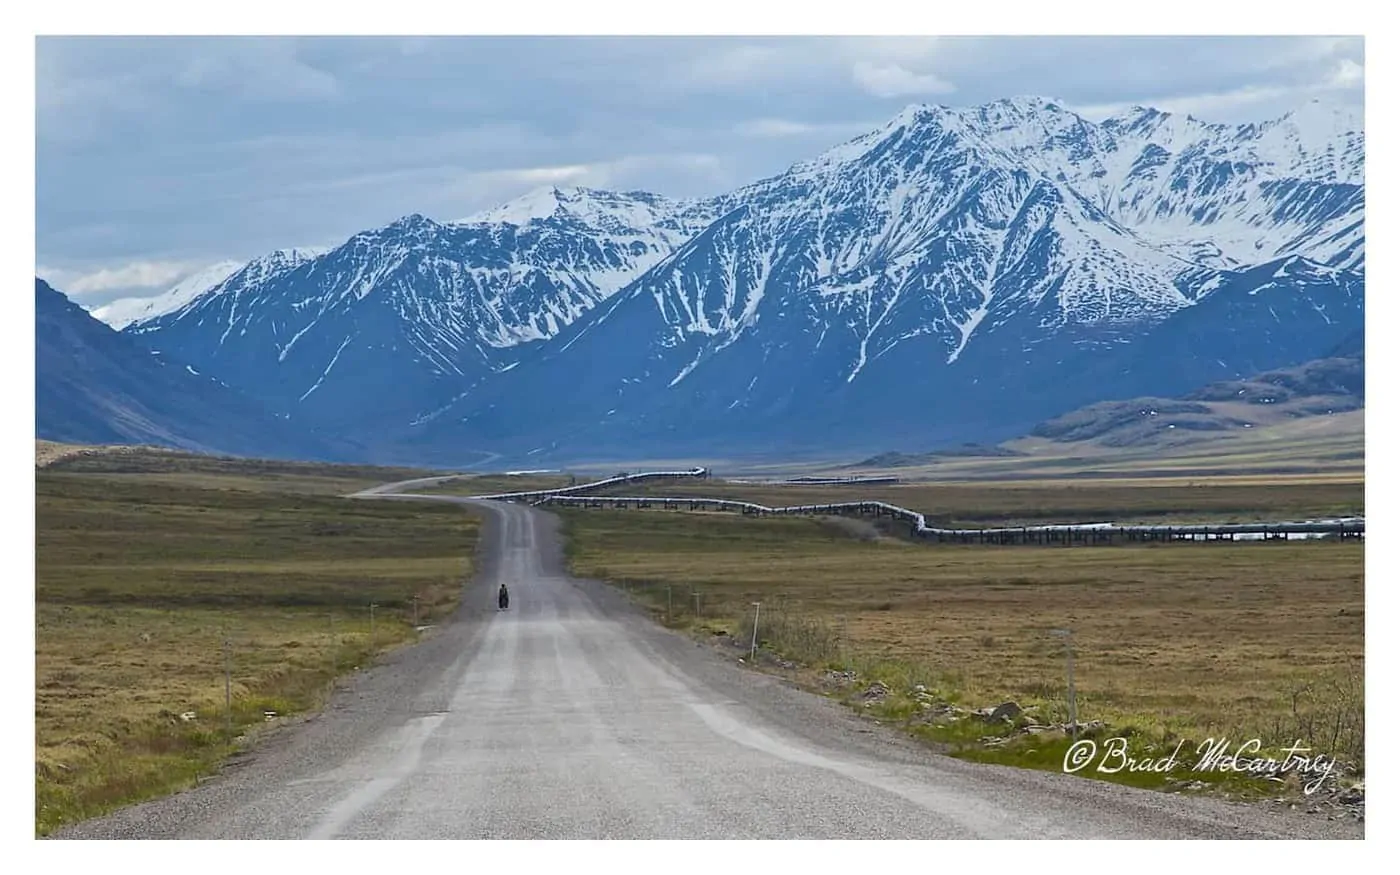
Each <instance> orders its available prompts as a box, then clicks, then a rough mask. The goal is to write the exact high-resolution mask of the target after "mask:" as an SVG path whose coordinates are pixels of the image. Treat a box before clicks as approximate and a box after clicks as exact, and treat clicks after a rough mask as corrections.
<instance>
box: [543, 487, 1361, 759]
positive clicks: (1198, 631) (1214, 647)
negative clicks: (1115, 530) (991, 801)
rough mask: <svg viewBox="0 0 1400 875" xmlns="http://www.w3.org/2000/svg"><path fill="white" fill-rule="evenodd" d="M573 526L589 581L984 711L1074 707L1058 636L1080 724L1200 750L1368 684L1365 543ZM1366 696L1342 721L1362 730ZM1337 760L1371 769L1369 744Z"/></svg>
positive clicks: (599, 514)
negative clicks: (796, 625)
mask: <svg viewBox="0 0 1400 875" xmlns="http://www.w3.org/2000/svg"><path fill="white" fill-rule="evenodd" d="M564 513H565V515H566V518H567V520H568V526H569V531H570V533H571V547H570V550H571V554H570V555H571V561H572V562H573V566H574V569H575V571H576V572H577V573H579V574H582V575H586V576H592V577H599V578H604V579H608V580H612V581H617V582H629V583H630V584H631V585H633V586H635V585H637V584H640V583H642V582H652V583H654V584H660V585H665V584H670V585H671V586H672V587H674V588H675V589H674V591H675V592H676V593H679V594H680V595H678V596H676V597H675V604H676V605H677V608H676V611H677V613H678V614H688V613H690V611H691V605H692V604H693V597H691V596H690V592H691V590H692V589H694V590H698V591H699V592H700V593H701V597H702V605H703V606H704V608H703V609H704V611H705V613H706V614H707V615H709V617H710V618H711V619H712V620H713V619H716V618H719V619H722V620H724V621H726V622H729V624H730V625H731V626H733V627H735V628H736V629H742V628H743V625H742V624H744V623H747V622H751V618H752V610H753V609H752V608H751V607H749V605H750V603H751V602H753V601H762V602H763V603H764V605H765V608H764V610H768V611H772V612H774V613H775V614H778V615H787V616H790V617H801V618H806V619H808V620H815V621H817V622H819V623H820V624H821V625H822V626H823V627H824V628H825V629H827V630H829V631H830V633H831V634H833V635H835V636H837V637H839V638H840V639H841V643H842V645H843V648H842V650H843V651H844V653H845V656H846V657H850V658H854V659H857V660H859V661H862V662H863V663H865V664H869V665H879V664H881V663H884V664H886V665H887V666H901V667H902V668H900V669H899V670H898V671H899V672H901V673H902V675H903V678H904V679H905V680H908V679H909V677H911V676H914V675H917V676H918V677H919V678H922V679H923V681H926V682H928V683H929V684H936V685H938V686H939V687H940V688H941V689H943V690H945V692H948V693H950V694H952V695H955V696H957V697H959V698H961V699H963V700H964V701H969V702H971V703H973V704H976V705H986V704H995V703H997V702H1000V701H1004V700H1006V699H1015V700H1018V701H1020V702H1022V704H1025V703H1027V702H1044V703H1047V704H1048V705H1050V706H1052V707H1053V706H1058V703H1061V702H1062V701H1063V698H1064V688H1065V666H1064V656H1063V648H1062V645H1061V643H1060V641H1059V639H1056V638H1055V637H1054V636H1052V635H1051V634H1050V630H1052V629H1057V628H1069V629H1072V630H1073V633H1074V642H1075V648H1076V652H1077V684H1078V687H1079V696H1080V704H1081V714H1082V715H1083V716H1084V717H1086V718H1090V719H1103V720H1107V721H1109V722H1110V723H1112V724H1115V725H1120V726H1122V725H1135V726H1138V727H1141V728H1151V729H1153V730H1155V731H1159V732H1160V731H1172V732H1175V733H1177V734H1179V735H1182V736H1185V737H1190V738H1196V739H1201V738H1205V737H1207V736H1210V735H1215V736H1219V735H1220V734H1221V733H1222V732H1226V733H1231V734H1234V735H1235V736H1236V737H1238V736H1239V735H1240V734H1241V733H1247V734H1248V735H1249V736H1251V737H1252V736H1256V735H1263V736H1266V737H1275V736H1281V735H1286V734H1288V733H1289V732H1292V731H1295V729H1296V723H1297V719H1296V718H1297V717H1298V715H1296V714H1294V713H1293V710H1294V703H1293V701H1292V698H1291V694H1292V693H1293V692H1294V691H1296V690H1299V689H1301V688H1303V687H1304V686H1305V685H1306V684H1308V683H1310V682H1318V681H1324V682H1330V681H1332V680H1336V679H1342V680H1348V679H1354V678H1356V677H1358V676H1359V673H1360V670H1361V667H1362V659H1363V653H1364V625H1365V597H1364V584H1363V567H1364V565H1363V546H1362V545H1361V544H1358V543H1339V542H1321V541H1317V542H1296V541H1294V542H1274V543H1260V542H1256V543H1240V544H1230V543H1213V544H1163V545H1124V546H1115V547H1040V548H1038V547H1019V548H1004V547H1002V548H999V547H977V546H941V547H940V546H931V545H925V544H913V543H909V542H905V541H902V540H899V539H894V538H884V539H880V540H874V541H872V540H861V539H853V538H851V537H850V536H849V532H847V531H844V530H842V528H841V527H839V526H835V525H831V524H829V523H825V522H820V521H814V520H801V519H750V518H742V517H738V516H735V515H726V514H718V513H715V514H694V513H684V512H668V511H611V510H570V511H565V512H564ZM651 592H652V593H653V597H656V594H657V593H660V592H661V589H659V588H656V587H654V588H653V589H652V590H651ZM663 598H664V596H663ZM743 618H747V619H743ZM745 634H747V633H745ZM775 643H777V644H779V645H780V646H781V645H782V644H783V643H784V642H775ZM788 643H790V644H792V645H794V646H795V647H797V649H799V650H800V649H801V646H802V643H803V642H801V641H795V642H788ZM798 655H799V656H801V654H798ZM1355 693H1356V695H1357V699H1356V700H1355V701H1350V702H1340V701H1338V702H1336V703H1329V705H1328V706H1329V707H1330V706H1331V704H1336V705H1337V706H1338V707H1342V708H1348V709H1353V713H1351V714H1350V715H1349V717H1350V718H1357V719H1359V718H1360V716H1361V714H1360V710H1359V709H1360V707H1361V699H1360V698H1359V697H1360V690H1359V688H1358V689H1357V690H1356V691H1355ZM1305 704H1306V697H1305ZM1314 704H1315V703H1314ZM1310 707H1311V706H1310ZM1290 740H1291V739H1290ZM1337 743H1339V744H1340V743H1346V744H1347V745H1349V746H1350V747H1351V749H1349V750H1347V751H1345V752H1344V753H1346V754H1349V755H1351V756H1352V757H1353V758H1355V759H1359V758H1360V756H1361V751H1360V749H1359V746H1358V740H1357V739H1356V738H1350V737H1349V738H1346V739H1340V740H1338V742H1337Z"/></svg>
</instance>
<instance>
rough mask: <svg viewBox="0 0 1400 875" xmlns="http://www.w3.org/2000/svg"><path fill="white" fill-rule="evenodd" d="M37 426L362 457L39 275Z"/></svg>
mask: <svg viewBox="0 0 1400 875" xmlns="http://www.w3.org/2000/svg"><path fill="white" fill-rule="evenodd" d="M34 295H35V297H34V306H35V363H34V364H35V433H36V436H37V437H39V438H43V439H46V440H53V441H63V442H72V443H88V444H155V445H159V446H166V447H177V448H180V449H187V450H194V451H199V452H221V453H228V454H233V455H256V456H265V457H274V458H277V457H286V458H307V459H324V460H336V459H340V458H343V457H345V456H347V455H353V454H354V450H353V449H350V448H343V447H335V446H331V445H330V444H329V443H328V442H326V441H323V440H321V439H318V438H315V437H312V436H309V435H306V434H304V433H302V432H301V431H300V430H298V429H296V428H294V427H293V426H292V425H290V424H289V423H287V422H285V421H282V420H279V419H276V418H274V417H273V416H271V415H270V414H269V413H267V411H266V410H264V409H263V408H262V407H261V405H259V404H258V403H257V402H255V401H253V400H251V399H249V398H246V397H244V396H242V395H240V394H239V393H237V392H235V391H234V390H232V389H230V388H228V387H227V386H225V385H223V384H222V383H220V382H219V381H217V380H215V379H213V378H211V377H208V376H204V375H201V374H200V373H198V371H197V370H196V369H194V368H191V367H189V366H188V365H185V364H183V363H179V362H176V361H173V360H171V359H169V358H168V357H167V356H165V355H161V354H156V353H153V352H152V351H151V350H149V349H147V348H145V347H143V346H142V345H141V344H140V343H139V342H137V341H136V340H135V339H134V338H132V337H128V336H123V335H121V334H118V333H117V332H115V331H113V330H112V329H111V328H110V327H108V326H107V325H104V324H103V323H101V322H98V321H97V320H96V319H94V318H92V316H90V315H89V314H88V313H87V312H86V311H85V310H83V308H82V307H80V306H78V305H77V304H74V303H73V302H71V301H69V300H68V299H67V298H66V297H64V296H63V295H62V294H61V293H59V292H57V291H55V290H54V289H52V288H51V287H50V286H49V285H48V284H47V283H46V282H44V281H43V280H41V279H35V282H34Z"/></svg>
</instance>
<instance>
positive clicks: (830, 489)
mask: <svg viewBox="0 0 1400 875" xmlns="http://www.w3.org/2000/svg"><path fill="white" fill-rule="evenodd" d="M607 492H611V493H617V494H627V495H658V496H660V495H667V496H673V497H709V498H728V499H734V500H738V501H752V502H757V503H759V504H764V505H768V506H770V507H772V506H781V505H801V504H822V503H828V502H842V501H862V500H867V499H878V500H881V501H887V502H890V503H891V504H896V505H899V506H901V507H907V508H909V509H911V510H916V511H919V512H921V513H923V514H925V515H926V516H927V519H928V522H929V524H930V525H943V526H980V525H1016V524H1021V523H1027V524H1035V523H1052V522H1064V523H1068V522H1110V521H1113V522H1119V523H1130V522H1144V523H1164V522H1181V521H1199V522H1248V521H1254V520H1262V519H1274V520H1278V519H1304V518H1309V517H1318V516H1350V515H1359V514H1361V513H1363V512H1364V510H1365V484H1364V483H1363V482H1362V481H1361V478H1359V477H1351V476H1347V477H1336V476H1331V477H1329V476H1312V477H1294V478H1262V477H1257V476H1256V477H1202V478H1198V479H1187V480H1184V481H1183V480H1179V479H1174V478H1130V479H1123V480H1117V481H1096V482H1085V481H1062V480H1039V481H1008V482H998V483H897V484H889V485H852V486H818V485H813V486H795V485H765V484H738V483H725V482H723V481H716V480H711V481H701V482H696V483H687V482H683V481H676V482H670V483H652V484H648V483H643V484H635V485H625V486H618V487H613V488H611V489H609V490H607ZM605 494H606V493H605Z"/></svg>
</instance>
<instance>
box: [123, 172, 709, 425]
mask: <svg viewBox="0 0 1400 875" xmlns="http://www.w3.org/2000/svg"><path fill="white" fill-rule="evenodd" d="M707 218H708V217H707V216H706V215H705V214H704V213H703V211H701V210H700V209H699V208H698V207H696V206H695V205H689V204H680V203H675V202H671V201H667V200H665V199H663V198H659V197H655V196H652V195H645V194H631V195H622V194H611V193H606V192H592V191H589V190H586V189H574V190H570V191H560V190H557V189H550V190H548V191H547V192H545V193H537V194H533V195H530V196H527V198H526V199H524V200H523V201H522V202H517V203H512V204H507V205H505V206H503V207H501V208H500V209H498V210H496V211H493V212H492V213H491V214H488V215H487V216H483V217H477V218H472V219H469V220H464V221H462V222H458V223H453V224H439V223H437V222H434V221H432V220H430V219H427V218H425V217H423V216H420V215H412V216H408V217H406V218H403V219H400V220H398V221H396V222H393V223H391V224H389V225H387V226H385V227H382V228H378V229H375V230H371V231H365V232H362V233H360V234H357V235H355V236H354V237H352V238H351V239H350V240H348V241H346V242H345V243H344V244H342V245H341V246H339V247H336V248H334V249H332V250H330V251H328V252H325V253H322V254H320V255H318V256H316V257H314V258H307V259H301V260H296V261H285V260H281V261H277V260H274V261H268V260H267V259H264V260H260V261H259V262H253V263H252V264H250V265H249V266H248V267H246V268H244V269H243V270H241V271H239V272H237V273H235V274H233V275H232V276H230V277H229V278H228V279H226V280H225V281H224V282H222V283H220V284H219V285H218V286H216V287H214V288H213V289H211V290H210V291H209V292H208V293H206V294H204V295H202V296H201V297H199V298H198V299H197V300H195V301H193V302H191V303H190V304H188V305H186V306H185V307H183V308H181V309H179V310H177V311H174V312H172V313H169V314H165V315H162V316H160V317H157V318H155V319H151V320H147V321H145V322H142V323H139V324H137V325H135V326H133V327H132V328H131V329H129V330H131V331H133V332H135V333H139V334H141V335H143V336H144V337H145V338H146V339H147V341H148V342H150V343H152V344H153V345H156V346H158V347H159V348H161V349H167V350H171V351H172V352H176V353H177V354H179V355H180V356H182V357H183V358H186V359H188V360H192V361H194V363H195V365H196V366H197V367H204V368H206V369H208V370H209V371H210V372H213V373H220V374H227V375H229V377H230V378H231V379H236V380H238V381H239V383H240V385H245V386H249V387H256V391H257V392H258V393H259V395H260V397H263V398H265V399H267V400H268V401H270V402H271V403H273V404H274V406H275V407H276V408H277V409H278V410H281V411H283V412H286V413H288V414H291V415H292V416H294V417H296V418H300V419H306V420H310V421H314V422H324V423H328V424H333V425H336V426H356V425H358V424H362V423H367V422H368V423H371V424H372V423H377V422H382V421H383V420H382V419H381V417H384V416H388V417H389V418H390V421H392V422H394V423H395V424H403V425H406V424H407V423H408V422H410V421H412V420H414V419H415V418H417V417H419V416H421V415H424V414H427V413H429V412H430V411H431V410H433V409H435V408H437V407H439V406H441V405H442V404H444V403H446V402H448V401H450V400H451V399H452V398H454V397H456V396H457V395H460V394H461V393H462V392H463V391H465V390H466V389H467V388H469V387H470V386H471V385H472V384H473V382H474V381H476V380H479V379H481V378H483V377H485V376H487V375H489V374H490V373H492V372H494V371H497V370H500V369H503V368H507V367H509V366H510V365H511V364H512V363H513V362H514V361H515V359H516V355H517V350H516V348H517V347H520V346H522V345H526V344H530V343H533V342H536V341H542V340H547V339H549V338H551V337H553V336H554V335H556V334H557V333H558V332H559V331H560V330H561V329H563V328H564V327H565V326H567V325H569V324H571V323H573V322H574V321H575V320H577V319H578V318H579V317H580V316H581V315H583V314H584V313H586V312H587V311H588V310H590V309H591V308H593V307H594V306H595V305H596V304H597V303H598V302H600V301H602V300H604V299H606V298H607V297H608V296H610V295H612V294H613V293H615V292H616V291H617V290H618V289H620V288H622V287H623V286H625V285H626V284H627V283H629V282H630V281H631V280H632V279H633V278H635V277H637V276H638V275H640V274H641V273H642V272H644V271H645V270H646V269H647V268H648V267H650V266H652V265H653V264H655V263H656V262H658V261H659V260H661V259H662V258H663V257H664V256H665V255H667V254H668V253H669V252H670V251H671V250H672V249H673V248H674V247H675V246H677V245H679V244H680V243H681V242H682V241H684V240H685V239H686V238H687V237H689V236H690V235H692V234H694V233H695V232H696V231H697V230H699V229H700V228H702V227H703V226H704V224H705V222H706V220H707ZM368 399H374V400H375V401H376V402H379V403H381V404H382V405H384V406H382V407H380V408H378V409H372V408H369V407H366V405H365V403H364V402H366V400H368Z"/></svg>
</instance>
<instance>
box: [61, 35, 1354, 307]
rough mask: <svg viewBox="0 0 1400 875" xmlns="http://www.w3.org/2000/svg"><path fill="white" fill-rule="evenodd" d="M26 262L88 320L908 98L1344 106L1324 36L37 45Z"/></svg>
mask: <svg viewBox="0 0 1400 875" xmlns="http://www.w3.org/2000/svg"><path fill="white" fill-rule="evenodd" d="M36 54H37V64H36V77H37V79H36V94H35V98H36V125H37V138H36V159H37V160H36V168H35V170H36V193H37V209H36V217H35V218H36V248H37V261H38V264H37V268H36V270H37V272H38V273H39V275H41V276H43V277H44V278H46V279H48V280H50V281H51V282H52V283H53V284H54V285H55V286H56V287H58V288H59V289H61V290H63V291H66V292H68V293H69V294H70V295H71V296H72V297H73V298H74V299H75V300H78V301H80V302H81V303H83V304H86V305H89V306H93V305H96V304H100V303H104V302H106V301H109V300H113V299H115V298H119V297H127V296H143V295H150V294H157V293H159V292H161V291H164V290H165V289H166V288H168V287H169V286H170V285H172V284H173V283H175V282H177V281H178V280H180V279H181V278H182V277H183V276H185V275H187V274H189V273H191V272H192V271H194V270H196V269H199V268H202V267H204V266H206V265H208V264H211V263H213V262H217V261H222V260H225V259H236V260H246V259H249V258H253V257H256V256H258V255H261V254H263V253H265V252H268V251H270V250H272V249H277V248H281V247H287V246H325V245H334V244H336V243H339V242H341V241H343V240H344V239H346V238H347V237H349V236H351V235H352V234H354V233H355V232H357V231H360V230H363V229H365V228H370V227H375V226H378V225H382V224H385V223H388V222H390V221H393V220H394V219H395V218H397V217H399V216H402V215H405V214H408V213H414V212H417V213H422V214H424V215H427V216H430V217H432V218H435V219H438V220H441V221H450V220H453V219H457V218H461V217H463V216H466V215H469V214H471V213H473V212H475V211H477V210H479V209H483V208H486V207H489V206H494V205H496V204H498V203H500V202H502V201H504V200H507V199H509V198H512V197H515V196H518V195H520V194H523V193H525V192H527V191H529V190H531V189H534V188H539V187H541V186H547V185H559V186H565V185H587V186H593V187H601V188H624V189H638V188H641V189H647V190H650V191H656V192H660V193H662V194H667V195H671V196H675V197H688V196H698V195H705V194H712V193H716V192H720V191H723V190H725V189H728V188H731V187H734V186H736V185H739V184H742V183H745V182H749V181H752V180H754V179H757V178H760V177H763V176H766V175H770V174H774V173H779V172H782V170H783V169H785V168H786V167H787V166H788V165H790V164H792V163H793V162H795V161H799V160H802V159H805V158H810V157H812V156H814V155H815V154H817V153H818V152H820V151H822V150H823V149H826V148H828V147H830V146H832V145H835V144H837V143H839V142H842V141H844V140H847V139H850V138H851V137H854V136H856V135H858V134H860V133H863V132H865V131H867V130H870V129H871V128H874V127H877V126H878V125H880V124H881V123H883V122H884V121H886V120H887V119H888V118H890V117H891V116H893V115H895V114H896V113H897V112H898V111H899V110H900V109H901V108H903V107H904V106H905V105H907V104H910V103H942V104H948V105H954V106H960V105H969V104H978V103H984V102H986V101H989V100H994V99H996V98H998V97H1006V96H1012V95H1031V94H1034V95H1041V96H1046V97H1053V98H1057V99H1059V100H1062V101H1064V102H1065V103H1066V104H1067V105H1068V106H1070V107H1072V108H1074V109H1076V110H1077V111H1079V112H1081V113H1082V114H1084V115H1086V116H1088V117H1091V118H1094V119H1095V120H1097V119H1101V118H1103V117H1105V116H1107V115H1109V114H1111V113H1113V112H1115V111H1117V110H1119V109H1122V108H1125V107H1128V106H1131V105H1133V104H1143V105H1148V106H1155V107H1158V108H1160V109H1165V110H1169V111H1176V112H1187V113H1191V114H1193V115H1195V116H1197V117H1199V118H1203V119H1206V120H1209V121H1226V122H1235V121H1240V122H1242V121H1250V120H1256V119H1263V118H1270V117H1276V116H1279V115H1282V114H1283V113H1285V112H1287V111H1288V110H1289V109H1291V108H1293V107H1295V106H1298V105H1300V104H1302V103H1303V102H1305V101H1307V100H1309V99H1311V98H1315V97H1316V98H1321V99H1324V100H1327V101H1333V102H1338V103H1346V104H1352V105H1355V106H1358V107H1359V106H1360V105H1361V103H1362V68H1363V62H1364V61H1363V47H1362V40H1361V39H1359V38H1334V37H1259V38H1245V37H1219V38H1202V37H1181V38H1169V37H1137V38H1118V37H1074V38H1071V37H986V38H980V37H979V38H972V37H957V38H912V37H911V38H905V37H899V38H893V37H890V38H886V37H880V38H875V37H861V38H856V37H851V38H809V37H802V38H797V37H793V38H763V39H758V38H742V37H723V38H696V37H673V38H655V37H623V38H594V37H588V38H584V37H554V38H535V37H532V38H524V37H520V38H516V37H476V38H456V37H428V38H397V37H395V38H388V37H384V38H379V37H373V38H371V37H363V38H360V37H330V38H316V39H303V38H297V39H294V38H280V37H246V38H205V39H200V38H188V37H160V38H127V37H91V38H53V37H45V38H40V39H39V40H38V42H37V51H36Z"/></svg>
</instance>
